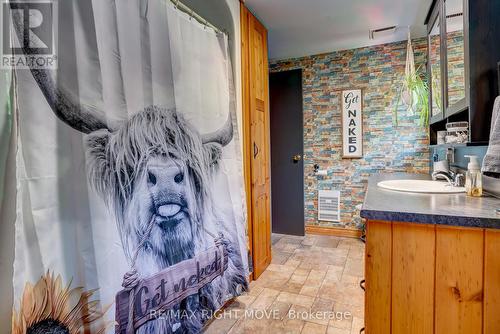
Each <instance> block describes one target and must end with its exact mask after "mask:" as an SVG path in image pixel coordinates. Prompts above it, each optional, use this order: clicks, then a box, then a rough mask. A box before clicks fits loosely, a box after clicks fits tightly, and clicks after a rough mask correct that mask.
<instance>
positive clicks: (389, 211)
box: [361, 173, 500, 229]
mask: <svg viewBox="0 0 500 334" xmlns="http://www.w3.org/2000/svg"><path fill="white" fill-rule="evenodd" d="M395 179H414V180H419V179H420V180H430V176H429V175H425V174H404V173H397V174H377V175H374V176H372V177H370V179H369V181H368V189H367V192H366V195H365V201H364V203H363V207H362V209H361V217H363V218H366V219H371V220H385V221H399V222H414V223H421V224H438V225H448V226H464V227H480V228H494V229H500V214H497V213H496V209H500V199H497V198H494V197H485V196H483V197H468V196H466V195H465V194H418V193H407V192H399V191H392V190H386V189H382V188H379V187H378V186H377V183H378V182H380V181H384V180H395Z"/></svg>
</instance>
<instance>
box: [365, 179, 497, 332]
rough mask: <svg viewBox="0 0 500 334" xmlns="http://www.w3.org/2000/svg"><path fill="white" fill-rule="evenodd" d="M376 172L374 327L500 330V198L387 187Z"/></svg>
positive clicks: (370, 282) (370, 194) (372, 199)
mask: <svg viewBox="0 0 500 334" xmlns="http://www.w3.org/2000/svg"><path fill="white" fill-rule="evenodd" d="M390 179H429V176H428V175H415V174H380V175H376V176H373V177H372V178H370V181H369V184H368V190H367V193H366V197H365V202H364V204H363V208H362V210H361V216H362V217H363V218H365V219H366V254H365V256H366V257H365V260H366V263H365V275H366V283H365V288H366V293H365V328H366V333H367V334H379V333H380V334H387V333H395V334H398V333H436V334H441V333H464V334H466V333H485V334H494V333H500V317H499V316H498V312H499V310H500V215H499V214H497V213H496V209H499V208H500V200H499V199H496V198H493V197H481V198H471V197H467V196H466V195H465V194H463V193H462V194H425V193H408V192H398V191H392V190H385V189H382V188H380V187H378V186H377V184H378V182H380V181H383V180H390Z"/></svg>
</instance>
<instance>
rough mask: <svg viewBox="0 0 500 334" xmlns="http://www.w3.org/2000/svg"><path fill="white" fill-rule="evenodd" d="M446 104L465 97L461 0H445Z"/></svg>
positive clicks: (451, 103) (449, 104)
mask: <svg viewBox="0 0 500 334" xmlns="http://www.w3.org/2000/svg"><path fill="white" fill-rule="evenodd" d="M445 5H446V49H447V50H446V52H447V57H448V61H447V64H446V65H447V66H446V67H447V73H448V84H447V89H448V106H452V105H454V104H455V103H457V102H458V101H460V100H461V99H463V98H465V60H464V54H465V53H464V17H463V0H446V3H445Z"/></svg>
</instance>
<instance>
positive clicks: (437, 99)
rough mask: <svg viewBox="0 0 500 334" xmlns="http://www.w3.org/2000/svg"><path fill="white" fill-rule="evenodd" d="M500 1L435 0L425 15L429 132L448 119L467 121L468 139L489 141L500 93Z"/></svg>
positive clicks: (434, 134) (440, 127)
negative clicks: (496, 101) (493, 111)
mask: <svg viewBox="0 0 500 334" xmlns="http://www.w3.org/2000/svg"><path fill="white" fill-rule="evenodd" d="M499 16H500V1H493V0H434V2H433V5H432V7H431V10H430V11H429V14H428V16H427V20H426V24H427V27H428V29H427V32H428V36H427V37H428V63H427V74H428V83H429V87H430V96H429V97H430V98H429V108H430V124H431V125H430V137H431V144H435V143H436V141H437V131H440V130H445V128H446V127H445V126H446V123H447V122H454V121H467V122H469V128H470V131H469V132H470V133H469V137H470V138H469V141H470V142H471V143H486V142H488V139H489V131H490V122H491V112H492V108H493V103H494V100H495V98H496V97H497V96H498V95H499V90H498V89H499V87H498V79H497V78H498V72H497V71H498V67H497V66H498V62H499V61H500V43H498V40H500V20H498V17H499Z"/></svg>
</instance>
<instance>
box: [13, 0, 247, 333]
mask: <svg viewBox="0 0 500 334" xmlns="http://www.w3.org/2000/svg"><path fill="white" fill-rule="evenodd" d="M11 2H12V1H11ZM30 15H31V14H30ZM53 17H54V20H57V21H58V26H57V35H58V36H57V41H58V43H57V45H56V46H57V49H56V51H57V52H56V54H57V62H58V63H57V69H56V70H53V69H47V68H34V67H32V68H29V69H22V68H16V70H15V72H14V73H15V76H14V80H15V84H14V90H13V91H14V98H13V100H14V108H13V109H14V113H15V117H16V119H17V129H18V134H17V135H18V142H17V145H18V146H17V156H16V166H17V167H16V168H17V173H16V174H17V193H16V195H15V196H16V205H17V217H16V223H15V262H14V277H13V283H14V305H13V306H14V317H13V320H12V328H13V333H26V332H29V333H45V331H47V332H50V333H68V332H69V333H84V332H85V333H114V332H116V333H152V334H165V333H197V332H199V331H200V330H201V329H202V327H203V326H204V324H205V323H206V322H207V320H209V319H210V317H211V316H212V315H213V313H214V312H215V311H216V310H218V309H219V308H220V307H221V306H222V305H223V304H224V303H225V302H226V301H227V300H229V299H230V298H232V297H234V296H237V295H239V294H240V293H241V292H243V291H245V289H246V288H247V282H246V277H247V274H248V263H247V250H246V235H245V211H244V193H243V178H242V171H241V155H240V152H239V150H240V145H239V142H238V140H239V139H238V132H237V126H236V115H235V112H236V111H235V92H234V86H233V79H232V76H233V71H234V69H233V68H232V66H231V61H230V55H229V53H228V38H227V36H226V35H225V34H222V33H217V32H215V31H214V30H213V29H211V28H209V27H206V26H204V25H203V24H200V23H198V22H197V21H196V20H195V19H192V18H190V16H189V15H188V14H185V13H183V12H181V11H180V10H178V9H177V8H176V7H175V6H174V5H173V4H172V3H171V2H170V1H168V0H150V1H147V0H142V1H140V0H134V1H132V0H119V1H118V0H117V1H111V0H105V1H103V0H92V1H91V0H78V1H58V3H57V7H54V8H53ZM12 21H13V30H15V32H14V35H17V36H14V37H13V38H19V37H22V34H21V33H20V31H21V30H22V28H23V23H22V22H23V17H22V15H20V14H19V13H18V12H15V11H12ZM30 38H31V37H30ZM20 44H21V45H22V43H20ZM23 52H24V53H25V54H29V53H30V52H31V50H30V49H28V48H26V47H24V49H23Z"/></svg>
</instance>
